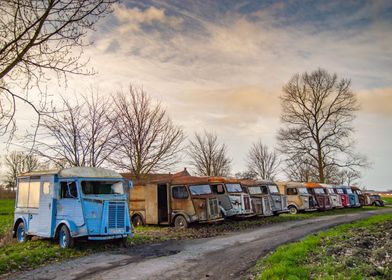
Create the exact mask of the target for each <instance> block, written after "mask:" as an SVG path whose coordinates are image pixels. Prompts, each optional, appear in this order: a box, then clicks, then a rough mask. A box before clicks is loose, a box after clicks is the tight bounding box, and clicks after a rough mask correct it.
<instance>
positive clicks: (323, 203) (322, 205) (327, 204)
mask: <svg viewBox="0 0 392 280" xmlns="http://www.w3.org/2000/svg"><path fill="white" fill-rule="evenodd" d="M304 187H306V188H307V189H308V192H309V193H310V194H312V195H313V196H314V198H315V201H316V204H317V208H318V209H319V210H320V211H325V210H330V209H331V208H332V204H331V201H330V199H329V195H328V194H327V192H326V190H325V188H324V187H323V186H322V185H321V184H319V183H310V182H309V183H304Z"/></svg>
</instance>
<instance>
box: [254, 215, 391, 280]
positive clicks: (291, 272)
mask: <svg viewBox="0 0 392 280" xmlns="http://www.w3.org/2000/svg"><path fill="white" fill-rule="evenodd" d="M391 221H392V214H384V215H377V216H373V217H371V218H368V219H366V220H362V221H358V222H354V223H351V224H345V225H341V226H337V227H335V228H333V229H331V230H328V231H326V232H321V233H319V234H317V235H311V236H308V237H306V238H305V239H304V240H303V241H300V242H295V243H291V244H287V245H283V246H281V247H279V248H278V249H277V250H276V251H275V252H274V253H273V254H271V255H270V256H268V257H266V258H264V259H261V260H259V262H258V263H257V265H256V266H255V268H254V269H253V271H252V272H251V273H252V274H253V276H255V278H256V279H290V280H291V279H368V275H365V274H366V273H367V272H368V270H369V269H370V268H369V265H368V264H366V262H365V261H364V260H356V259H353V258H351V259H350V258H349V259H347V258H346V259H344V256H343V257H341V258H338V259H335V258H334V257H333V256H331V252H329V250H330V249H331V248H332V249H333V248H334V246H335V247H336V246H338V245H337V244H339V243H341V247H340V249H341V248H344V247H346V246H347V242H348V240H350V238H353V237H355V236H357V235H358V233H359V232H366V230H367V231H368V232H370V233H372V232H376V229H377V228H379V226H380V224H383V223H386V222H391ZM382 234H383V235H385V232H382ZM381 246H382V244H380V247H381ZM336 248H337V247H336ZM341 263H343V265H341ZM350 263H351V265H352V263H354V266H355V269H351V268H350ZM384 273H386V274H387V277H389V276H392V272H391V271H388V270H387V271H386V272H385V271H384ZM388 273H390V274H388ZM388 275H389V276H388ZM373 279H389V278H383V277H380V278H373Z"/></svg>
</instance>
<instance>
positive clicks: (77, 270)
mask: <svg viewBox="0 0 392 280" xmlns="http://www.w3.org/2000/svg"><path fill="white" fill-rule="evenodd" d="M387 212H392V209H385V210H381V211H376V212H374V211H365V212H360V213H354V214H348V215H338V216H325V217H320V218H314V219H308V220H301V221H290V222H284V223H280V224H275V225H268V226H265V227H262V228H257V229H252V230H246V231H241V232H235V233H230V234H226V235H223V236H218V237H213V238H205V239H196V240H179V241H166V242H162V243H157V244H150V245H143V246H136V247H132V248H128V249H123V250H120V251H115V252H105V253H99V254H95V255H91V256H88V257H84V258H80V259H76V260H71V261H67V262H64V263H61V264H53V265H49V266H46V267H42V268H39V269H36V270H33V271H29V272H25V273H23V272H21V273H18V274H14V275H9V276H7V278H9V279H29V280H31V279H116V280H119V279H239V278H241V277H243V276H246V273H247V270H248V269H249V268H250V267H252V266H253V265H254V264H255V263H256V261H257V260H258V259H259V258H260V257H262V256H265V255H266V254H267V253H268V252H270V251H271V250H273V249H274V248H276V247H277V246H279V245H281V244H284V243H287V242H292V241H296V240H299V239H301V238H303V237H304V236H306V235H308V234H311V233H315V232H318V231H321V230H324V229H327V228H330V227H332V226H335V225H338V224H342V223H348V222H352V221H355V220H358V219H363V218H366V217H369V216H371V215H375V214H379V213H387Z"/></svg>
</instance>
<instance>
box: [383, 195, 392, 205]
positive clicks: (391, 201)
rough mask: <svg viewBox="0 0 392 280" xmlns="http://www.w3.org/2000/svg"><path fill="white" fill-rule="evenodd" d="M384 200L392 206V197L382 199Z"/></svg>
mask: <svg viewBox="0 0 392 280" xmlns="http://www.w3.org/2000/svg"><path fill="white" fill-rule="evenodd" d="M381 199H382V200H384V201H385V202H386V204H388V205H392V197H385V196H384V197H381Z"/></svg>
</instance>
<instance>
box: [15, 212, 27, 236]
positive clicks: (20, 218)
mask: <svg viewBox="0 0 392 280" xmlns="http://www.w3.org/2000/svg"><path fill="white" fill-rule="evenodd" d="M20 223H24V225H25V231H26V232H27V231H28V229H27V222H26V219H25V217H23V216H19V217H18V218H16V220H15V222H14V226H13V228H12V237H16V229H17V228H18V226H19V224H20Z"/></svg>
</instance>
